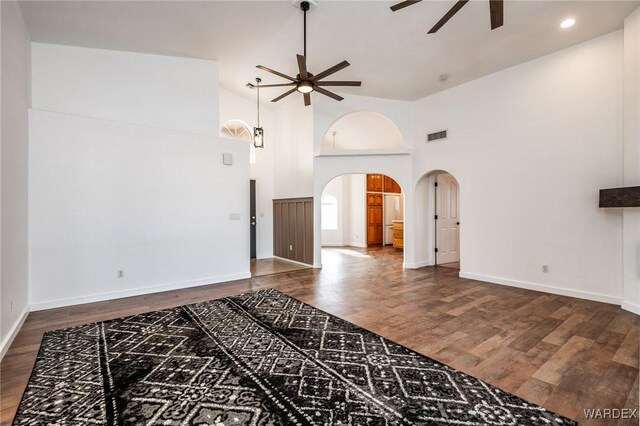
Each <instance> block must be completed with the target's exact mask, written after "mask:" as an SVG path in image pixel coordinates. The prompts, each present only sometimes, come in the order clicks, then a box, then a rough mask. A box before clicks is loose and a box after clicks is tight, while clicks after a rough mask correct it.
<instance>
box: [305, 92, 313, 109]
mask: <svg viewBox="0 0 640 426" xmlns="http://www.w3.org/2000/svg"><path fill="white" fill-rule="evenodd" d="M309 105H311V94H310V93H305V94H304V106H309Z"/></svg>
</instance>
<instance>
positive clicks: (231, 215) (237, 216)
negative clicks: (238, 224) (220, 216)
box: [229, 213, 240, 220]
mask: <svg viewBox="0 0 640 426" xmlns="http://www.w3.org/2000/svg"><path fill="white" fill-rule="evenodd" d="M229 220H240V213H229Z"/></svg>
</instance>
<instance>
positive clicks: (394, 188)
mask: <svg viewBox="0 0 640 426" xmlns="http://www.w3.org/2000/svg"><path fill="white" fill-rule="evenodd" d="M401 192H402V190H401V189H400V185H398V182H396V181H395V180H393V178H390V177H389V176H385V175H381V174H368V175H367V246H378V245H382V244H383V243H384V239H383V238H384V237H383V235H384V234H383V232H384V223H383V209H384V206H383V197H384V195H383V194H384V193H392V194H400V193H401Z"/></svg>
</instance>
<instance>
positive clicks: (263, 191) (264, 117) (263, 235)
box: [220, 87, 279, 259]
mask: <svg viewBox="0 0 640 426" xmlns="http://www.w3.org/2000/svg"><path fill="white" fill-rule="evenodd" d="M243 89H244V88H243ZM244 90H246V91H247V92H246V93H245V96H242V95H239V94H237V93H236V92H233V91H231V90H229V89H226V88H224V87H220V125H221V126H222V125H224V123H226V122H227V121H229V120H233V119H236V120H241V121H243V122H244V123H246V124H248V125H249V127H253V126H255V125H256V124H257V121H256V119H257V117H256V113H257V112H256V99H255V96H256V93H255V90H249V89H244ZM251 97H253V98H251ZM260 125H261V126H262V127H263V128H264V131H265V145H264V148H261V149H255V163H254V164H251V165H250V175H251V179H255V181H256V213H257V218H256V219H257V222H256V256H257V258H258V259H265V258H270V257H273V198H274V197H273V193H274V187H273V179H274V162H273V161H274V160H273V153H274V151H275V147H276V146H277V145H278V143H279V141H278V138H277V134H276V126H275V117H274V112H273V110H272V109H271V108H267V107H266V106H265V105H264V103H263V102H261V106H260ZM244 143H246V142H244Z"/></svg>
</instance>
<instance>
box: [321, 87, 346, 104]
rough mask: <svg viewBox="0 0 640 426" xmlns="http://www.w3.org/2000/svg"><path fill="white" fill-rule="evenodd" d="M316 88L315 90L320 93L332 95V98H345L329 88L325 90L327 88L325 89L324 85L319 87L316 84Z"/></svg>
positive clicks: (338, 99)
mask: <svg viewBox="0 0 640 426" xmlns="http://www.w3.org/2000/svg"><path fill="white" fill-rule="evenodd" d="M314 90H315V91H316V92H318V93H322V94H323V95H325V96H328V97H330V98H333V99H335V100H336V101H341V100H343V99H344V98H343V97H342V96H340V95H336V94H335V93H333V92H330V91H328V90H325V89H323V88H322V87H318V86H316V87H315V88H314Z"/></svg>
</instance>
